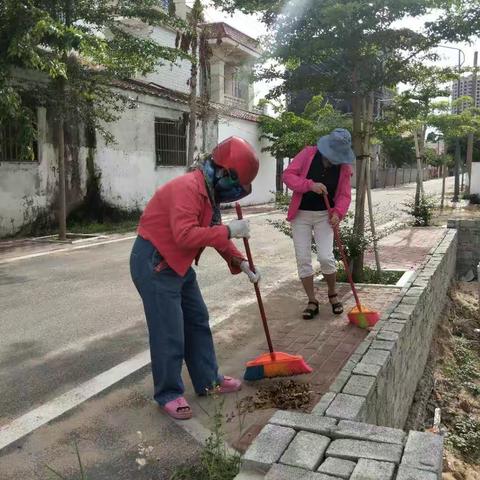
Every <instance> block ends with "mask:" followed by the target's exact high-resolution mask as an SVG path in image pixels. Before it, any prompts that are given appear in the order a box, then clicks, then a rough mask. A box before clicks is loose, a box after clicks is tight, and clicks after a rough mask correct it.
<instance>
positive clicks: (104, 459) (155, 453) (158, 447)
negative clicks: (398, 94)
mask: <svg viewBox="0 0 480 480" xmlns="http://www.w3.org/2000/svg"><path fill="white" fill-rule="evenodd" d="M443 232H444V229H442V228H429V229H407V230H404V231H400V232H396V233H394V234H392V235H390V236H389V237H386V238H385V239H383V240H382V242H380V258H381V260H382V261H384V262H385V265H388V268H404V269H406V270H408V269H409V268H414V267H415V266H418V265H419V264H420V263H421V262H422V261H423V258H424V257H425V255H426V253H428V252H429V251H430V249H431V248H432V247H433V246H434V245H436V243H437V242H438V239H439V238H440V237H441V236H442V234H443ZM367 259H369V260H371V256H369V255H367ZM317 289H318V298H319V300H320V301H321V302H322V304H321V306H320V315H319V317H317V318H316V319H315V320H313V321H304V320H302V319H301V318H300V312H301V310H302V309H303V307H304V304H305V299H304V294H303V292H302V289H301V286H300V284H299V282H298V281H297V280H295V281H292V282H287V283H284V284H283V285H282V286H281V287H280V288H278V289H276V290H274V291H272V292H271V293H269V294H268V295H266V296H265V298H264V301H265V310H266V313H267V317H268V319H269V324H270V328H271V331H272V337H273V342H274V347H275V349H276V350H280V351H286V352H288V353H295V354H301V355H303V356H304V358H305V360H306V361H307V362H308V363H309V364H310V365H311V366H312V367H313V369H314V372H313V373H312V374H310V375H304V376H298V377H294V380H295V381H296V382H299V383H309V384H310V389H311V391H312V397H311V400H310V405H309V407H310V408H311V407H312V406H313V405H314V403H315V402H316V401H318V399H319V397H320V396H321V395H322V394H323V393H324V392H326V391H328V389H329V387H330V385H331V384H332V382H333V381H334V379H335V377H336V375H337V374H338V372H339V371H340V370H341V368H342V367H343V366H344V365H345V363H346V362H347V361H348V359H349V357H350V355H351V354H352V352H353V351H354V350H355V349H356V347H357V346H358V345H359V344H360V343H361V342H362V340H363V339H364V337H365V336H366V335H367V332H366V331H364V330H361V329H358V328H357V327H354V326H352V325H350V324H348V322H347V319H346V314H343V315H341V316H335V315H333V314H332V312H331V309H330V307H329V305H328V299H327V296H326V291H325V286H324V284H323V283H322V282H320V283H318V284H317ZM398 291H399V289H398V287H382V286H368V287H360V288H359V295H360V298H361V300H362V303H364V304H365V305H368V306H369V307H370V308H374V309H377V310H379V311H384V310H385V309H387V308H388V305H389V304H390V302H392V300H394V299H395V297H396V295H397V292H398ZM252 295H253V289H252ZM339 295H340V297H341V298H342V300H343V302H344V305H345V311H348V309H349V308H351V307H352V306H353V305H354V302H353V298H352V294H351V292H350V291H349V287H348V286H347V285H344V284H343V285H340V286H339ZM214 337H215V343H216V348H217V356H218V361H219V365H220V366H221V371H222V373H224V374H227V375H232V376H237V377H240V376H242V374H243V371H244V364H245V362H246V361H247V360H250V359H252V358H254V357H256V356H257V355H259V354H261V353H264V352H266V348H267V347H266V342H265V339H264V335H263V330H262V327H261V323H260V319H259V314H258V308H257V306H256V305H255V304H252V305H250V306H248V307H246V308H244V309H242V314H241V316H239V315H236V316H231V317H229V318H228V319H227V320H225V321H224V322H223V323H222V324H221V325H219V326H218V327H216V328H215V329H214ZM276 381H278V379H275V380H262V381H259V382H253V383H250V384H245V385H244V388H243V390H242V391H241V392H240V393H239V394H238V395H229V396H225V397H224V399H225V404H224V406H223V412H224V414H225V416H226V418H230V417H231V416H232V414H234V415H235V417H234V418H233V419H232V420H231V421H227V422H226V423H225V432H226V440H227V441H228V442H229V443H230V444H231V445H234V446H235V447H236V448H238V449H239V450H240V451H244V450H245V449H246V447H247V446H248V445H249V444H250V443H251V441H252V440H253V438H254V437H255V435H256V434H257V433H258V431H259V430H260V429H261V428H262V426H263V425H265V423H266V422H267V421H268V419H269V418H270V416H271V415H272V414H273V412H274V410H273V409H265V410H254V411H253V412H251V413H248V414H247V415H246V417H245V418H244V419H243V425H242V430H241V432H240V431H239V425H238V420H239V418H238V409H237V402H238V401H239V400H241V399H245V398H246V397H249V396H253V395H255V393H256V392H257V390H258V389H260V388H262V387H265V386H268V385H272V384H273V383H274V382H276ZM185 384H186V386H187V392H186V397H187V398H188V400H189V401H190V402H191V405H192V409H193V411H194V414H195V417H194V420H192V421H189V422H183V423H179V424H176V423H175V422H173V421H172V420H170V419H169V418H167V417H166V416H165V415H163V414H162V413H161V412H160V411H159V408H158V407H157V406H156V405H155V404H154V403H153V401H152V400H151V390H152V386H151V378H150V373H149V368H145V369H142V370H141V371H139V372H137V374H135V375H132V376H130V377H128V378H127V379H125V380H124V381H123V382H121V383H119V384H116V385H115V386H114V387H112V388H111V389H109V390H108V391H106V392H104V393H103V394H101V395H98V396H97V397H95V398H92V399H91V400H89V401H87V402H85V403H84V404H83V405H82V406H80V407H79V408H77V409H75V410H73V411H71V412H69V413H67V414H65V415H63V416H62V417H60V418H58V419H56V420H55V421H52V422H50V423H49V424H48V425H46V426H44V427H41V428H39V429H38V430H36V431H35V432H33V433H32V434H31V435H29V436H27V437H26V438H24V439H21V440H19V441H18V442H16V443H15V444H13V445H11V446H10V447H8V448H7V449H5V450H4V451H2V452H1V453H0V470H1V471H2V480H3V479H5V480H20V479H22V480H24V479H27V478H35V479H39V480H44V479H45V480H47V479H50V478H52V477H51V476H50V475H49V474H48V473H47V471H46V469H45V465H46V464H48V465H50V466H52V467H53V468H55V469H58V470H59V471H60V472H61V473H64V474H66V475H67V478H69V479H70V478H71V479H73V478H75V473H76V472H78V468H77V465H76V458H75V455H74V450H73V445H72V442H73V439H77V441H78V445H79V450H80V453H81V456H82V461H83V463H84V465H85V467H86V470H87V473H88V475H89V478H91V479H92V480H99V479H112V478H116V479H119V480H122V479H125V480H126V479H133V478H135V479H139V480H144V479H145V480H147V479H156V480H157V479H158V480H163V479H165V480H166V479H168V478H169V476H170V474H171V472H172V469H173V468H174V467H175V466H178V465H180V464H182V463H189V462H192V461H194V459H195V458H196V455H198V452H199V444H198V443H197V441H196V440H194V438H193V437H192V436H191V435H187V434H186V433H185V431H184V428H185V429H187V430H188V431H190V432H191V433H193V435H194V436H195V437H196V438H197V439H200V438H204V436H205V433H206V431H207V429H208V428H210V426H211V418H210V416H209V415H211V413H212V411H213V408H214V405H213V402H214V400H213V399H212V398H207V397H203V398H198V397H196V396H195V395H194V394H193V392H192V388H191V384H190V381H189V379H188V376H187V375H185ZM139 431H140V432H142V438H140V436H139V434H138V433H137V432H139ZM150 447H151V448H150ZM137 459H138V462H137ZM143 464H145V465H144V466H142V465H143Z"/></svg>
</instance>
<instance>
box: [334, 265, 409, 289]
mask: <svg viewBox="0 0 480 480" xmlns="http://www.w3.org/2000/svg"><path fill="white" fill-rule="evenodd" d="M404 273H405V272H398V271H395V270H381V271H380V273H378V272H377V270H375V269H373V268H370V267H364V269H363V274H364V277H363V282H362V283H371V284H373V285H378V284H381V285H395V284H396V283H397V282H398V281H399V280H400V278H402V275H403V274H404ZM337 282H348V279H347V274H346V273H345V270H343V269H339V270H338V272H337Z"/></svg>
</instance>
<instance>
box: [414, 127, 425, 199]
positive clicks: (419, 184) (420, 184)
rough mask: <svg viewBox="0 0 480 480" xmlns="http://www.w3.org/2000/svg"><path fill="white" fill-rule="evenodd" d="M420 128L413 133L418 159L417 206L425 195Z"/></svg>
mask: <svg viewBox="0 0 480 480" xmlns="http://www.w3.org/2000/svg"><path fill="white" fill-rule="evenodd" d="M418 134H419V132H418V128H417V129H415V130H414V131H413V138H414V140H415V156H416V157H417V186H416V189H415V206H416V207H418V206H419V205H420V199H421V196H422V195H423V170H422V168H423V166H422V153H421V151H420V141H419V138H418Z"/></svg>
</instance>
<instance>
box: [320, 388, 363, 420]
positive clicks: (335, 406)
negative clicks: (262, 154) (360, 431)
mask: <svg viewBox="0 0 480 480" xmlns="http://www.w3.org/2000/svg"><path fill="white" fill-rule="evenodd" d="M365 412H366V401H365V398H364V397H358V396H356V395H347V394H345V393H339V394H338V395H337V396H336V397H335V400H333V402H332V403H331V404H330V406H329V407H328V408H327V411H326V414H327V415H328V416H329V417H335V418H342V419H345V420H359V421H362V420H364V416H365Z"/></svg>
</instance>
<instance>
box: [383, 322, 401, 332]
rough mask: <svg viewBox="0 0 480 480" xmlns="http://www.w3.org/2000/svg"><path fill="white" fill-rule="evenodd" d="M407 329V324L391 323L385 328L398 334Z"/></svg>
mask: <svg viewBox="0 0 480 480" xmlns="http://www.w3.org/2000/svg"><path fill="white" fill-rule="evenodd" d="M404 328H405V323H400V322H389V323H387V325H385V326H384V327H383V329H384V330H385V331H387V332H396V333H400V332H401V331H402V330H403V329H404Z"/></svg>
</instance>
